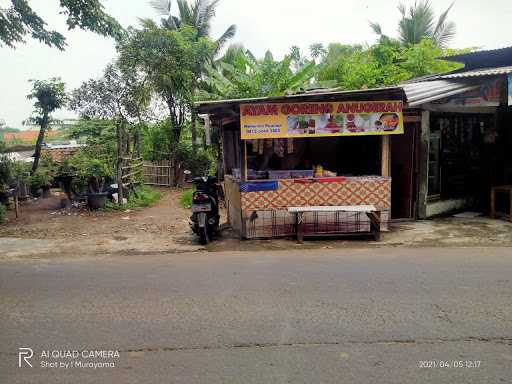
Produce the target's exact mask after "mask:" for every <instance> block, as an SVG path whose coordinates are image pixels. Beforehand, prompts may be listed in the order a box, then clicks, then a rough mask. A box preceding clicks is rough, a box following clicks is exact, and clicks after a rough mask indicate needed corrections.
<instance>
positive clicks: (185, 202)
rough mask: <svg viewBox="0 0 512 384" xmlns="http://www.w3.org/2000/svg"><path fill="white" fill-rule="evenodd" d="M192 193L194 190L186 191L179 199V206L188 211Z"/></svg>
mask: <svg viewBox="0 0 512 384" xmlns="http://www.w3.org/2000/svg"><path fill="white" fill-rule="evenodd" d="M193 193H194V189H187V190H186V191H184V192H183V193H182V194H181V197H180V205H181V206H182V207H183V208H185V209H190V208H191V207H192V194H193Z"/></svg>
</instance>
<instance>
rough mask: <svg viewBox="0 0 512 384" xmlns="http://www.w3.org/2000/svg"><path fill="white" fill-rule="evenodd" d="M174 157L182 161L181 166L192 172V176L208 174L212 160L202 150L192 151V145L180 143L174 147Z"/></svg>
mask: <svg viewBox="0 0 512 384" xmlns="http://www.w3.org/2000/svg"><path fill="white" fill-rule="evenodd" d="M175 159H176V161H178V162H181V163H182V166H183V168H185V169H188V170H189V171H190V172H192V176H205V175H208V174H209V171H210V166H211V163H212V160H211V158H210V155H209V154H208V152H206V151H204V150H198V151H194V150H193V149H192V145H189V144H188V143H181V144H180V145H179V146H178V148H177V149H176V154H175Z"/></svg>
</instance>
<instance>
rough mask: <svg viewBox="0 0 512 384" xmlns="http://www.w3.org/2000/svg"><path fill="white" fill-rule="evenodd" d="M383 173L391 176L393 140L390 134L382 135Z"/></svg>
mask: <svg viewBox="0 0 512 384" xmlns="http://www.w3.org/2000/svg"><path fill="white" fill-rule="evenodd" d="M380 165H381V175H382V176H386V177H389V176H391V140H390V137H389V135H383V136H382V145H381V163H380Z"/></svg>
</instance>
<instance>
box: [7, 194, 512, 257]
mask: <svg viewBox="0 0 512 384" xmlns="http://www.w3.org/2000/svg"><path fill="white" fill-rule="evenodd" d="M160 191H161V193H162V196H163V197H162V199H161V200H160V201H159V202H158V203H157V204H156V205H155V206H153V207H150V208H142V209H135V210H126V211H117V212H89V211H87V210H78V209H71V210H65V209H61V199H62V198H63V197H64V196H63V195H61V194H60V193H59V192H54V194H53V196H52V197H51V198H48V199H39V200H34V201H27V202H24V203H23V204H22V205H21V217H20V218H19V219H17V220H16V219H15V218H14V212H12V211H9V213H8V219H9V220H8V222H7V223H6V224H4V225H2V226H0V255H1V256H7V257H21V256H23V257H27V256H28V257H39V256H43V255H44V256H54V257H57V256H60V255H67V256H69V255H81V254H88V255H98V256H99V255H102V254H122V255H128V256H129V255H131V254H144V253H148V254H155V253H181V252H190V251H224V250H231V251H245V250H247V251H257V250H285V249H308V248H325V249H331V248H339V247H344V248H345V247H369V246H371V247H382V246H429V247H432V246H459V247H460V246H467V247H474V246H481V247H486V246H507V247H512V223H510V222H508V221H506V220H503V219H501V220H491V219H489V218H486V217H470V218H467V217H466V218H458V217H446V218H440V219H435V220H425V221H416V222H407V223H393V224H392V225H391V231H389V232H385V233H383V234H382V239H381V241H379V242H374V241H371V240H368V239H364V238H362V239H350V240H343V239H332V240H321V241H320V240H318V241H307V242H305V243H304V244H298V243H297V242H296V241H295V240H293V239H272V240H251V241H240V240H239V239H238V237H237V236H236V234H235V233H234V232H232V231H231V230H225V231H222V232H221V233H220V235H219V237H218V238H217V239H216V240H215V241H214V242H212V243H211V244H209V245H208V246H206V247H203V246H201V245H200V244H199V243H198V239H197V237H196V236H195V235H194V234H193V233H192V232H191V230H190V228H189V225H188V218H189V216H190V211H189V210H188V209H184V208H182V207H181V206H180V204H179V200H180V196H181V194H182V190H169V189H161V190H160Z"/></svg>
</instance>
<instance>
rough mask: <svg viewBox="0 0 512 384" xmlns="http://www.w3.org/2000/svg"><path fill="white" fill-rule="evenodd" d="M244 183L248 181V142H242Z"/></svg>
mask: <svg viewBox="0 0 512 384" xmlns="http://www.w3.org/2000/svg"><path fill="white" fill-rule="evenodd" d="M240 171H241V173H242V181H244V182H245V181H247V140H242V169H241V170H240Z"/></svg>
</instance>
